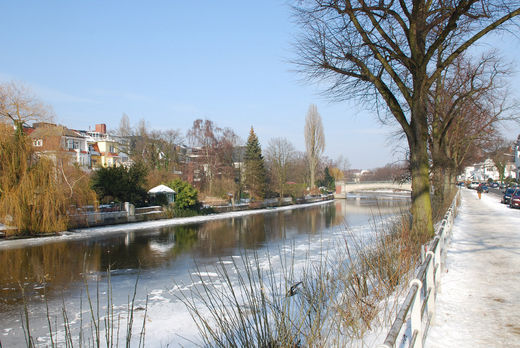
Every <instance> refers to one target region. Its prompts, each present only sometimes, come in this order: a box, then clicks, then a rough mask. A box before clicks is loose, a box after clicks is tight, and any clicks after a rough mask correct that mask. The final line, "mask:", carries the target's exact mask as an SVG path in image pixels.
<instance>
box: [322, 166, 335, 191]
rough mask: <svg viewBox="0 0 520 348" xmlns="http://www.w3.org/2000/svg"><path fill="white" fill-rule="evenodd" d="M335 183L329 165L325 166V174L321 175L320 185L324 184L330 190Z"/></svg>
mask: <svg viewBox="0 0 520 348" xmlns="http://www.w3.org/2000/svg"><path fill="white" fill-rule="evenodd" d="M335 185H336V181H335V180H334V177H333V176H332V175H330V169H329V167H325V175H324V177H323V185H322V186H325V187H326V188H327V189H328V190H330V191H334V188H335Z"/></svg>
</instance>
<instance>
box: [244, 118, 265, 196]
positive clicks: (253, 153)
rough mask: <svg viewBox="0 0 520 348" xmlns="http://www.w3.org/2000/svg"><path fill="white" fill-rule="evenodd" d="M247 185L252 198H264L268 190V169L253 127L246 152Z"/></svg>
mask: <svg viewBox="0 0 520 348" xmlns="http://www.w3.org/2000/svg"><path fill="white" fill-rule="evenodd" d="M244 176H245V186H246V188H247V189H248V190H249V195H250V196H251V198H252V199H257V200H262V199H264V197H265V190H266V177H267V175H266V170H265V165H264V157H263V156H262V149H261V148H260V142H259V141H258V137H257V136H256V134H255V131H254V130H253V127H251V131H250V132H249V138H248V139H247V145H246V152H245V154H244Z"/></svg>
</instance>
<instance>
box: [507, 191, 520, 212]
mask: <svg viewBox="0 0 520 348" xmlns="http://www.w3.org/2000/svg"><path fill="white" fill-rule="evenodd" d="M509 207H510V208H520V189H516V190H515V192H513V194H512V195H511V199H510V202H509Z"/></svg>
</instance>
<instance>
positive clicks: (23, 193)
mask: <svg viewBox="0 0 520 348" xmlns="http://www.w3.org/2000/svg"><path fill="white" fill-rule="evenodd" d="M0 163H1V164H0V190H1V191H0V221H1V222H2V223H4V224H6V225H9V226H13V227H16V229H10V230H7V232H6V236H7V237H9V236H12V235H14V234H21V235H34V234H48V233H55V232H59V231H63V230H65V229H66V228H67V224H68V217H67V215H68V213H74V211H75V208H76V207H79V206H82V205H85V204H87V203H93V202H94V200H95V196H94V193H93V192H92V190H90V188H89V185H88V176H87V175H86V174H85V173H83V172H82V171H81V170H80V169H79V168H77V167H74V166H72V165H70V164H69V159H68V158H66V157H62V156H61V155H60V153H58V152H56V153H54V154H53V155H47V154H45V155H40V156H39V155H38V154H37V153H35V151H34V150H33V147H32V143H31V140H30V138H29V137H27V136H26V135H25V134H24V133H23V132H22V130H21V129H16V130H13V128H12V127H10V126H8V125H6V124H0ZM71 209H72V211H71Z"/></svg>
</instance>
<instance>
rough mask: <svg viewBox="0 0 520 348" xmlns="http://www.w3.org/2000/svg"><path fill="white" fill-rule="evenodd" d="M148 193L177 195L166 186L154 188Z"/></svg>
mask: <svg viewBox="0 0 520 348" xmlns="http://www.w3.org/2000/svg"><path fill="white" fill-rule="evenodd" d="M148 193H155V194H157V193H175V191H174V190H172V189H171V188H169V187H168V186H166V185H159V186H155V187H154V188H152V189H150V191H148Z"/></svg>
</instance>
